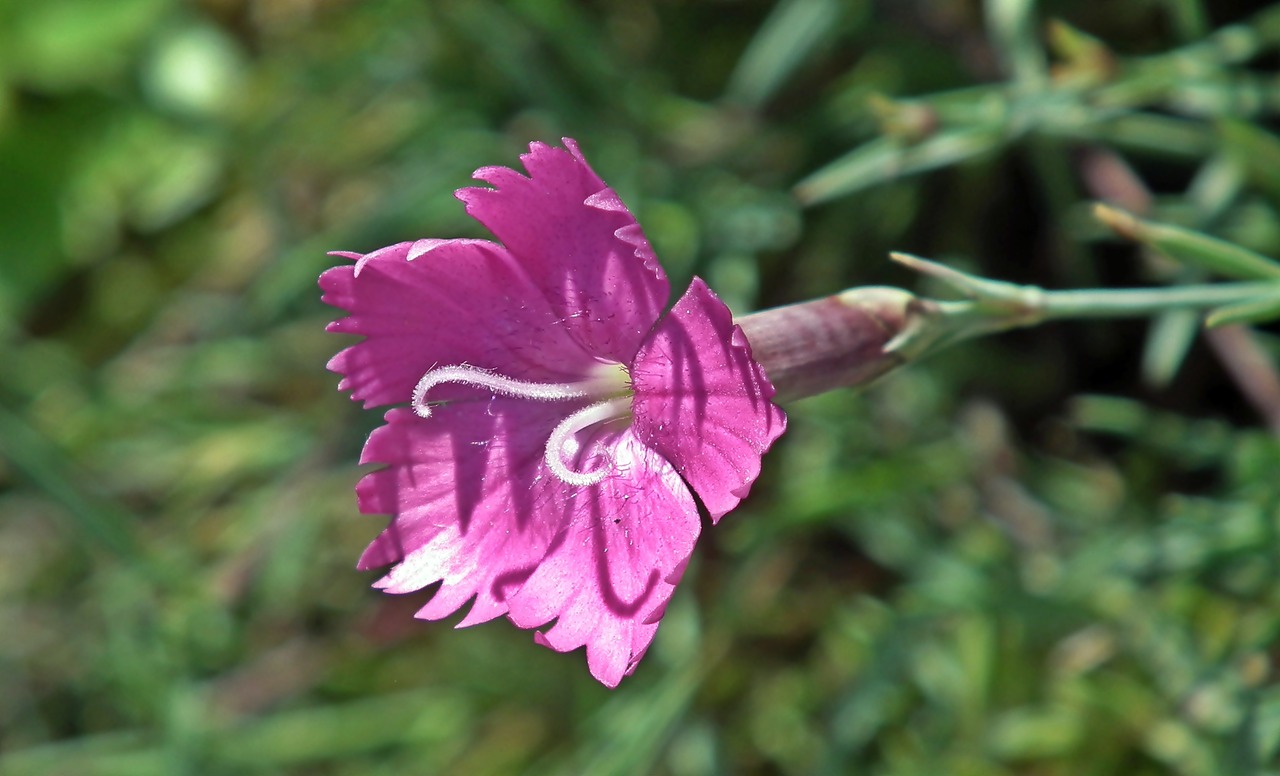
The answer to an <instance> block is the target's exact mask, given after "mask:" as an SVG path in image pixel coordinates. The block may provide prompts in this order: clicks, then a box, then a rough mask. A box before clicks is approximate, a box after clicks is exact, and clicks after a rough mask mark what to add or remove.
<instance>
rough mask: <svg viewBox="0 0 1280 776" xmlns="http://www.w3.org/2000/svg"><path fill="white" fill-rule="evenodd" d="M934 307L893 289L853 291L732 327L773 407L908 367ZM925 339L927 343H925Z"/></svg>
mask: <svg viewBox="0 0 1280 776" xmlns="http://www.w3.org/2000/svg"><path fill="white" fill-rule="evenodd" d="M938 315H939V310H938V307H937V303H935V302H932V301H930V300H927V299H920V298H918V297H916V296H914V295H913V294H911V293H909V292H907V291H903V290H901V289H898V288H889V287H883V286H867V287H862V288H852V289H849V290H848V291H844V292H843V293H839V294H836V295H834V296H828V297H825V298H822V299H815V300H813V301H811V302H803V303H800V304H793V305H788V306H786V307H776V308H774V309H771V310H763V311H761V312H758V313H752V314H751V315H747V316H743V317H742V318H739V319H738V321H737V323H738V325H739V326H741V327H742V331H743V333H745V334H746V335H747V340H748V342H750V343H751V353H752V355H753V356H754V357H755V359H756V361H757V362H758V363H759V364H760V365H761V366H762V367H764V371H765V374H766V375H768V377H769V380H770V381H772V382H773V385H774V387H775V388H776V389H777V392H778V393H777V397H776V399H775V401H778V402H785V401H791V400H795V399H803V398H805V397H807V396H815V395H817V394H820V393H825V392H826V391H830V390H833V389H835V388H842V387H848V386H855V385H862V384H865V383H868V382H870V381H872V380H874V379H876V378H877V377H879V376H880V375H883V374H884V373H886V372H888V371H889V370H891V369H893V368H894V367H896V366H899V365H900V364H903V363H905V362H906V361H908V360H909V359H910V358H911V357H912V355H913V354H914V353H915V351H916V349H915V348H913V347H909V346H908V345H909V343H911V342H914V341H915V340H916V339H917V335H922V334H925V333H926V332H928V331H929V330H931V327H929V326H927V325H926V324H928V323H930V322H932V321H933V320H935V319H936V318H937V317H938ZM926 338H927V337H926Z"/></svg>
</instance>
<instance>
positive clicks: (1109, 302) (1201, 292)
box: [1040, 281, 1280, 320]
mask: <svg viewBox="0 0 1280 776" xmlns="http://www.w3.org/2000/svg"><path fill="white" fill-rule="evenodd" d="M1041 294H1042V297H1041V299H1042V301H1041V305H1040V309H1041V311H1042V312H1043V314H1044V319H1045V320H1049V319H1060V318H1118V317H1126V316H1141V315H1152V314H1155V313H1162V312H1166V311H1169V310H1188V309H1190V310H1207V309H1209V308H1212V307H1220V306H1224V305H1233V304H1239V303H1242V302H1250V301H1254V300H1257V299H1263V298H1266V297H1277V296H1280V282H1276V281H1256V282H1247V283H1214V284H1204V285H1192V286H1173V287H1170V288H1117V289H1103V290H1083V291H1041Z"/></svg>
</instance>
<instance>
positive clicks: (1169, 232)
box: [1094, 205, 1280, 280]
mask: <svg viewBox="0 0 1280 776" xmlns="http://www.w3.org/2000/svg"><path fill="white" fill-rule="evenodd" d="M1094 216H1095V217H1096V218H1097V219H1098V220H1099V221H1101V222H1102V223H1104V224H1106V225H1107V226H1108V227H1110V228H1111V229H1112V230H1114V231H1115V232H1116V234H1119V235H1120V236H1121V237H1124V238H1126V239H1129V240H1133V241H1135V242H1139V243H1142V244H1143V245H1147V246H1150V247H1151V248H1154V249H1155V250H1157V251H1159V252H1160V253H1163V254H1164V255H1166V256H1168V257H1169V258H1171V259H1174V260H1176V261H1180V262H1183V263H1184V264H1188V265H1191V266H1194V267H1199V268H1201V269H1205V270H1208V271H1210V272H1212V273H1214V274H1216V275H1221V276H1223V277H1229V278H1238V279H1242V280H1274V279H1276V278H1280V263H1278V262H1276V261H1274V260H1273V259H1269V258H1267V257H1266V256H1263V255H1262V254H1260V253H1255V252H1254V251H1251V250H1249V249H1248V248H1243V247H1241V246H1239V245H1236V244H1235V243H1229V242H1227V241H1226V240H1220V239H1218V238H1217V237H1211V236H1209V235H1207V234H1204V233H1203V232H1196V231H1193V230H1191V229H1184V228H1182V227H1180V226H1173V225H1171V224H1162V223H1158V222H1156V221H1147V220H1144V219H1141V218H1138V217H1136V216H1134V215H1131V214H1129V213H1126V212H1124V211H1122V210H1118V209H1116V208H1112V207H1108V206H1107V205H1098V206H1097V207H1095V208H1094Z"/></svg>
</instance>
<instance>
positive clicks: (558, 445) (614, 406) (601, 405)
mask: <svg viewBox="0 0 1280 776" xmlns="http://www.w3.org/2000/svg"><path fill="white" fill-rule="evenodd" d="M626 411H627V407H626V405H625V404H624V403H622V402H620V401H619V400H617V399H608V400H605V401H602V402H597V403H595V404H591V405H588V406H586V407H583V408H582V409H580V410H578V411H577V412H575V413H573V414H572V415H570V416H569V417H567V418H565V419H564V420H562V421H560V425H558V426H556V427H555V429H554V430H553V431H552V432H551V436H549V437H547V449H546V452H545V454H544V458H545V460H546V462H547V468H548V469H550V470H551V473H552V474H554V475H556V476H557V477H559V478H560V479H561V480H564V481H565V482H567V483H569V484H570V485H578V486H581V487H586V486H587V485H595V484H596V483H597V482H600V481H601V480H603V479H604V478H605V477H607V476H609V471H610V469H611V467H609V466H602V467H600V468H599V469H595V470H593V471H589V472H579V471H574V470H573V469H570V468H569V466H568V464H567V463H565V459H564V444H565V442H568V441H569V438H570V437H572V436H573V435H574V434H576V433H578V432H579V431H581V430H582V429H584V428H587V427H588V426H594V425H595V424H597V423H603V422H604V421H606V420H612V419H613V418H616V417H619V416H621V415H624V414H625V413H626Z"/></svg>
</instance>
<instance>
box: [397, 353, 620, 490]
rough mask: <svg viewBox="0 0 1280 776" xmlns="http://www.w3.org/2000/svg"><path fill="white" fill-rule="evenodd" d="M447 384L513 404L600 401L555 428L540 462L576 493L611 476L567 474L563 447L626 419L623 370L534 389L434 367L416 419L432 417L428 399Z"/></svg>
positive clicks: (458, 368)
mask: <svg viewBox="0 0 1280 776" xmlns="http://www.w3.org/2000/svg"><path fill="white" fill-rule="evenodd" d="M447 383H452V384H458V385H468V386H471V387H473V388H480V389H484V390H487V391H489V392H490V393H493V394H495V395H498V396H506V397H508V398H512V399H531V400H533V401H545V402H554V401H570V400H573V399H586V398H593V399H597V400H598V401H596V402H594V403H592V404H588V405H587V406H585V407H583V408H581V409H579V410H576V411H574V412H573V413H571V414H570V415H569V416H568V417H566V418H565V419H564V420H562V421H560V423H559V424H558V425H556V427H555V428H554V429H553V430H552V431H551V435H550V436H549V437H548V438H547V445H546V449H545V450H544V452H543V460H544V461H545V462H546V464H547V468H548V469H550V470H551V473H552V474H554V475H555V476H556V477H557V478H559V479H560V480H561V481H563V482H565V483H567V484H569V485H577V486H580V487H586V486H589V485H595V484H596V483H598V482H600V481H602V480H603V479H604V478H605V477H607V476H609V472H610V471H611V469H612V467H611V466H608V465H606V466H601V467H599V468H596V469H593V470H591V471H587V472H583V471H577V470H574V469H572V468H570V467H569V463H568V462H567V460H566V456H565V449H564V448H565V443H567V442H568V441H569V440H570V439H572V438H573V437H574V436H575V435H576V434H577V433H578V432H579V431H583V430H585V429H587V428H590V427H591V426H594V425H596V424H599V423H605V422H607V421H611V420H616V419H620V418H628V419H629V418H630V415H631V397H632V395H633V391H632V388H631V375H630V374H629V373H628V371H627V368H626V367H625V366H623V365H622V364H616V363H604V364H601V365H600V367H599V368H598V369H597V371H596V374H594V375H592V376H591V377H589V378H588V379H586V380H583V381H581V382H574V383H538V382H532V381H529V380H517V379H515V378H513V377H507V376H506V375H502V374H498V373H496V372H491V371H489V370H487V369H482V368H480V367H476V366H471V365H470V364H455V365H452V366H442V367H436V368H434V369H429V370H427V372H426V374H424V375H422V378H421V379H420V380H418V384H417V385H416V386H414V389H413V399H412V402H411V406H412V407H413V411H414V412H415V413H416V414H417V415H418V417H420V418H423V419H429V418H430V417H431V415H432V406H431V403H430V402H429V401H428V400H427V393H428V392H429V391H430V390H431V389H432V388H434V387H436V386H438V385H444V384H447ZM570 455H572V453H570ZM606 457H607V456H606Z"/></svg>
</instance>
